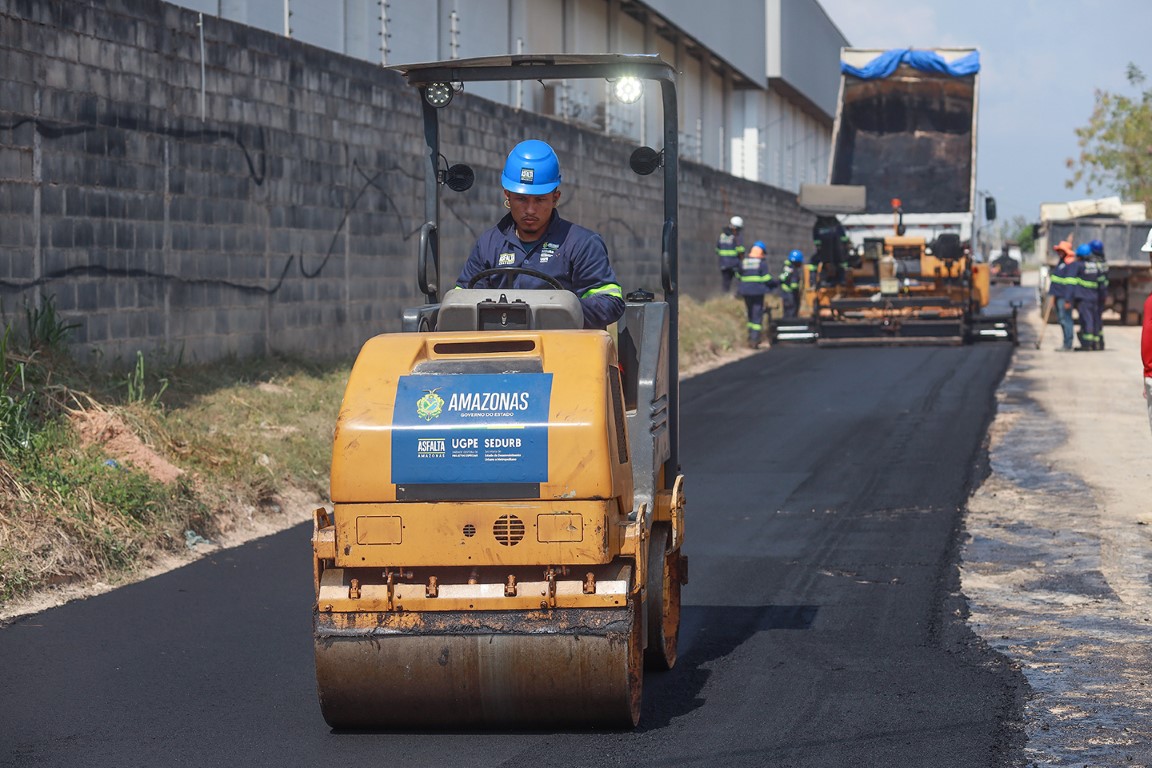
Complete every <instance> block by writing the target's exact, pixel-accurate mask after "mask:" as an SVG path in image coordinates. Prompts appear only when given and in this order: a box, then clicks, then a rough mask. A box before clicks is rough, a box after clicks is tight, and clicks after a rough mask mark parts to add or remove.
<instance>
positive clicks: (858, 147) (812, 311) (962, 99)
mask: <svg viewBox="0 0 1152 768" xmlns="http://www.w3.org/2000/svg"><path fill="white" fill-rule="evenodd" d="M841 57H842V60H841V71H842V77H841V81H840V98H839V102H838V105H837V112H836V119H835V124H834V127H833V135H832V156H831V161H830V165H829V181H828V184H825V185H815V184H805V185H803V186H802V187H801V191H800V205H801V206H803V207H804V208H807V209H808V210H810V211H811V212H813V213H814V214H816V215H817V217H818V219H817V227H816V229H817V230H823V231H828V230H831V229H833V228H834V227H839V228H840V230H841V231H842V233H843V234H842V236H841V237H840V238H838V241H835V240H836V239H834V241H833V242H827V241H820V242H819V243H818V246H817V249H816V252H815V253H814V257H813V260H812V263H811V264H810V265H809V269H808V272H807V275H808V279H807V280H806V282H805V286H804V293H803V300H802V302H801V313H800V314H801V316H800V317H799V318H795V319H785V318H773V319H772V321H771V322H770V328H771V335H772V339H773V341H815V342H817V343H818V344H853V343H884V344H916V343H925V342H928V343H964V342H967V341H972V340H975V339H980V338H998V339H1007V340H1011V341H1014V340H1015V338H1016V328H1015V315H1014V314H1012V315H1002V316H995V317H993V316H988V315H984V314H983V312H982V310H983V308H984V307H986V306H987V304H988V301H989V285H990V279H989V278H990V276H989V273H988V265H987V264H984V263H980V262H978V261H977V260H976V259H975V258H974V252H973V238H974V236H975V231H976V202H977V196H978V193H977V189H976V125H977V93H978V83H977V79H978V75H979V69H980V65H979V53H978V51H977V50H976V49H973V48H937V49H933V50H908V49H903V50H892V51H881V50H872V49H855V48H845V49H843V50H842V52H841ZM985 214H986V216H987V218H989V219H992V218H995V201H994V200H992V199H991V198H986V200H985Z"/></svg>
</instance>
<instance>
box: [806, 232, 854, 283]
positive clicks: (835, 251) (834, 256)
mask: <svg viewBox="0 0 1152 768" xmlns="http://www.w3.org/2000/svg"><path fill="white" fill-rule="evenodd" d="M812 243H813V248H814V250H813V253H812V263H811V264H810V265H809V268H810V269H811V271H813V272H815V273H816V274H815V275H813V280H812V285H814V286H815V285H840V284H841V283H843V282H844V274H845V273H846V272H847V271H848V251H849V249H850V248H851V246H852V239H851V238H849V237H848V230H846V229H844V225H843V224H841V223H840V219H838V218H836V217H835V216H820V217H818V218H817V219H816V224H815V225H813V227H812Z"/></svg>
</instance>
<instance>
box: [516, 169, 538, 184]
mask: <svg viewBox="0 0 1152 768" xmlns="http://www.w3.org/2000/svg"><path fill="white" fill-rule="evenodd" d="M535 177H536V171H535V170H534V169H532V168H521V169H520V183H521V184H531V183H532V179H534V178H535Z"/></svg>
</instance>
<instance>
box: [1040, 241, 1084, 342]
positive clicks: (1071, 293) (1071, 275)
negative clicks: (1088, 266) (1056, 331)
mask: <svg viewBox="0 0 1152 768" xmlns="http://www.w3.org/2000/svg"><path fill="white" fill-rule="evenodd" d="M1052 250H1053V251H1055V252H1056V253H1057V254H1059V259H1060V261H1059V262H1058V263H1057V264H1056V266H1055V267H1053V269H1052V272H1051V273H1050V274H1049V279H1048V295H1049V296H1051V297H1052V301H1053V302H1054V303H1055V305H1056V317H1057V318H1058V319H1059V320H1060V328H1061V330H1063V331H1064V345H1063V346H1061V347H1057V351H1058V352H1071V351H1072V337H1073V335H1074V334H1075V330H1076V321H1075V320H1074V319H1073V317H1072V310H1073V308H1074V307H1075V305H1076V286H1077V285H1078V284H1079V279H1080V278H1079V275H1080V265H1079V262H1077V261H1076V252H1075V251H1074V250H1072V243H1070V242H1068V241H1067V240H1062V241H1060V242H1059V243H1057V244H1056V245H1054V246H1052Z"/></svg>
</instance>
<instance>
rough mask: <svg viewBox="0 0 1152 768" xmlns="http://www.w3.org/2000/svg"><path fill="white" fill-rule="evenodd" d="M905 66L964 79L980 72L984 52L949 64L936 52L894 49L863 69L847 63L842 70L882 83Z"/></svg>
mask: <svg viewBox="0 0 1152 768" xmlns="http://www.w3.org/2000/svg"><path fill="white" fill-rule="evenodd" d="M901 64H907V65H908V66H910V67H913V68H915V69H921V70H924V71H925V72H940V73H942V74H946V75H952V76H953V77H964V76H965V75H974V74H976V73H977V72H979V71H980V52H979V51H972V53H969V54H967V55H966V56H961V57H960V58H959V59H956V60H955V61H953V62H951V63H949V62H947V61H945V60H944V57H943V56H941V55H940V54H938V53H936V52H935V51H922V50H917V49H914V48H893V49H892V50H890V51H885V52H884V53H882V54H880V55H879V56H877V57H876V58H874V59H872V61H870V62H868V63H867V64H865V65H864V66H863V67H854V66H852V65H851V64H848V63H846V62H840V71H841V72H843V73H844V74H846V75H853V76H855V77H859V78H860V79H862V80H879V79H880V78H884V77H888V76H889V75H891V74H892V73H893V72H895V71H896V68H897V67H899V66H900V65H901Z"/></svg>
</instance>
